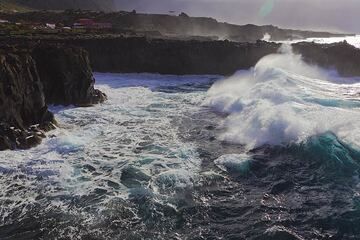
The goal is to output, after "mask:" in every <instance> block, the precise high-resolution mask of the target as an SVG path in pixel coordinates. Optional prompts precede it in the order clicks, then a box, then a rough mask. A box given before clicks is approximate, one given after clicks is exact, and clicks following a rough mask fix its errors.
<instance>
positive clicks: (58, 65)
mask: <svg viewBox="0 0 360 240" xmlns="http://www.w3.org/2000/svg"><path fill="white" fill-rule="evenodd" d="M33 58H34V59H35V61H36V64H37V66H38V71H39V76H40V79H41V82H42V83H43V85H44V91H45V97H46V102H47V103H48V104H56V105H70V104H74V105H80V106H87V105H91V104H96V103H100V102H103V101H105V99H106V95H105V94H103V93H102V92H100V91H99V90H95V89H94V83H95V79H94V77H93V75H92V70H91V68H90V67H89V66H90V63H89V58H88V54H87V52H86V51H85V50H83V49H80V48H75V47H66V48H64V47H63V46H53V45H39V46H37V47H36V48H35V49H34V51H33Z"/></svg>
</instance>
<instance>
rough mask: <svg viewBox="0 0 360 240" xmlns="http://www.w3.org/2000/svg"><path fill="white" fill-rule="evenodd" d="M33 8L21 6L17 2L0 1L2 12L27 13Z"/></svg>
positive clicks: (9, 0)
mask: <svg viewBox="0 0 360 240" xmlns="http://www.w3.org/2000/svg"><path fill="white" fill-rule="evenodd" d="M30 10H31V8H29V7H26V6H24V5H21V4H19V3H18V2H16V1H11V0H0V11H2V12H26V11H30Z"/></svg>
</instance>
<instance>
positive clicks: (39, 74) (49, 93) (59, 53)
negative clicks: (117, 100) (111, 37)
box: [0, 44, 106, 150]
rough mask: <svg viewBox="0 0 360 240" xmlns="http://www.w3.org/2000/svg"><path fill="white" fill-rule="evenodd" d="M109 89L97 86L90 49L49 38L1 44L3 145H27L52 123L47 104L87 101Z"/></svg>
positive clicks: (36, 140) (0, 145) (95, 99)
mask: <svg viewBox="0 0 360 240" xmlns="http://www.w3.org/2000/svg"><path fill="white" fill-rule="evenodd" d="M105 99H106V95H105V94H103V93H102V92H101V91H99V90H96V89H94V78H93V76H92V71H91V68H90V64H89V60H88V56H87V53H86V52H85V51H84V50H81V49H78V48H75V47H65V46H60V45H57V46H54V45H47V44H36V45H33V44H27V45H25V46H23V45H14V46H12V47H9V46H2V47H0V150H7V149H16V148H18V149H27V148H30V147H34V146H36V145H38V144H39V143H41V140H42V138H44V137H45V134H44V131H49V130H52V129H54V127H55V125H56V121H55V119H54V115H53V114H52V113H51V112H49V111H48V108H47V104H63V105H69V104H74V105H81V106H88V105H91V104H95V103H100V102H103V101H104V100H105Z"/></svg>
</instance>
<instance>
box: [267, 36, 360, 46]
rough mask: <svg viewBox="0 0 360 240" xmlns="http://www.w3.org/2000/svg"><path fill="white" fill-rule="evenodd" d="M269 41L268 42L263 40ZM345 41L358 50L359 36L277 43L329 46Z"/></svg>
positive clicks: (359, 44)
mask: <svg viewBox="0 0 360 240" xmlns="http://www.w3.org/2000/svg"><path fill="white" fill-rule="evenodd" d="M265 41H269V40H265ZM343 41H346V42H347V43H349V44H351V45H353V46H354V47H357V48H360V35H356V36H347V37H331V38H307V39H297V40H288V41H278V42H279V43H286V44H291V43H297V42H314V43H319V44H329V43H338V42H343Z"/></svg>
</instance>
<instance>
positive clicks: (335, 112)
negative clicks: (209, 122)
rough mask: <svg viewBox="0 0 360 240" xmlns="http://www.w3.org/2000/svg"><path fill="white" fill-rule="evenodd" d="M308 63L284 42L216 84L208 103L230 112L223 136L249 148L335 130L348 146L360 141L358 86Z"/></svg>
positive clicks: (210, 93)
mask: <svg viewBox="0 0 360 240" xmlns="http://www.w3.org/2000/svg"><path fill="white" fill-rule="evenodd" d="M354 81H355V80H354V79H345V78H341V77H339V76H337V75H336V73H335V72H333V71H326V70H323V69H320V68H318V67H316V66H310V65H308V64H306V63H305V62H304V61H302V59H301V56H300V55H296V54H294V53H292V51H291V48H290V46H288V45H284V46H283V47H282V48H281V52H279V53H278V54H273V55H269V56H266V57H264V58H263V59H261V60H260V61H259V62H258V63H257V64H256V66H255V67H254V68H253V69H252V70H250V71H240V72H238V73H237V74H235V75H234V76H232V77H230V78H228V79H225V80H223V81H219V82H217V83H215V84H214V85H213V86H212V87H211V89H210V90H209V91H208V98H207V100H206V104H207V105H209V106H211V107H212V108H214V109H215V110H216V111H219V112H222V113H226V114H228V117H227V118H226V119H225V120H224V122H223V125H224V126H225V128H226V130H225V132H224V133H222V134H221V139H223V140H225V141H229V142H232V143H239V144H244V145H246V146H247V147H248V149H249V150H250V149H252V148H255V147H260V146H262V145H264V144H271V145H280V144H285V145H286V144H290V143H300V142H302V141H305V140H306V139H307V138H309V137H311V136H314V135H318V134H323V133H326V132H332V133H334V134H336V136H338V137H339V138H340V139H343V140H344V141H346V142H347V143H349V144H352V145H357V144H358V143H359V141H360V127H358V126H357V125H358V124H357V122H358V121H359V120H360V112H359V107H360V101H359V100H360V99H359V93H360V84H359V83H354Z"/></svg>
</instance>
